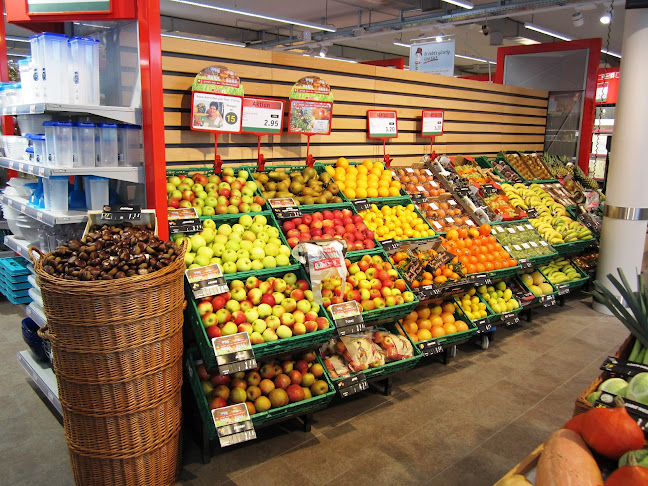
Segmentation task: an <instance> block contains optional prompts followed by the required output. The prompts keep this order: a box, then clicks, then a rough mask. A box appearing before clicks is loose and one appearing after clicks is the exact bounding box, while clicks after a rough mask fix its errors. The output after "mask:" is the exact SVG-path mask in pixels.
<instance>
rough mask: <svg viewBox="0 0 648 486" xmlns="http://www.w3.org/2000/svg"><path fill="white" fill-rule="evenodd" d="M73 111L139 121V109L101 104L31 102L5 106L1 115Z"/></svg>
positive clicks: (134, 122)
mask: <svg viewBox="0 0 648 486" xmlns="http://www.w3.org/2000/svg"><path fill="white" fill-rule="evenodd" d="M50 112H60V113H73V114H77V115H78V114H80V113H81V114H88V115H96V116H101V117H103V118H109V119H111V120H116V121H120V122H122V123H130V124H132V125H139V124H140V123H141V119H142V114H141V110H139V109H135V108H130V107H128V106H102V105H63V104H60V103H33V104H30V105H15V106H5V107H4V108H3V109H2V114H3V115H29V114H40V113H50Z"/></svg>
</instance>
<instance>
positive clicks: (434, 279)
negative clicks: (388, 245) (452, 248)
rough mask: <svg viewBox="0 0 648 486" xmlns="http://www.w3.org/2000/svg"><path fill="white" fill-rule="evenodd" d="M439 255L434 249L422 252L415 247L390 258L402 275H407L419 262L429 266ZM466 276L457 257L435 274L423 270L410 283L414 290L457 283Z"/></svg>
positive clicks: (398, 252)
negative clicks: (422, 286)
mask: <svg viewBox="0 0 648 486" xmlns="http://www.w3.org/2000/svg"><path fill="white" fill-rule="evenodd" d="M437 255H438V251H437V250H435V249H433V248H430V249H428V250H425V251H422V250H419V249H418V248H416V247H414V248H409V249H408V250H407V251H397V252H396V253H394V254H393V255H392V256H390V260H391V262H392V263H393V264H394V265H395V266H396V268H398V271H399V272H400V274H401V275H406V274H407V273H408V271H409V269H410V268H411V267H412V265H414V264H417V263H418V262H422V263H424V264H427V263H428V262H429V261H430V260H431V259H432V258H434V257H436V256H437ZM464 276H465V275H464V268H463V266H462V265H461V264H460V263H459V258H458V257H455V258H453V259H452V260H451V261H450V262H448V263H446V264H443V265H441V266H439V267H438V268H436V269H435V270H434V272H428V271H427V270H425V268H423V270H422V271H421V272H420V273H418V275H416V276H415V277H414V278H412V280H411V282H409V283H410V286H411V287H412V288H417V287H420V286H421V285H433V284H438V285H443V284H445V283H446V282H456V281H458V280H459V279H461V278H462V277H464Z"/></svg>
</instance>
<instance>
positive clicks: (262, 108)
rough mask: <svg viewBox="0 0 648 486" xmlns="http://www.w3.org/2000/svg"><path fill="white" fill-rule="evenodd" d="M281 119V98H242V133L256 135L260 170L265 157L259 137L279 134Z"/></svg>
mask: <svg viewBox="0 0 648 486" xmlns="http://www.w3.org/2000/svg"><path fill="white" fill-rule="evenodd" d="M283 119H284V102H283V100H273V99H270V98H254V97H246V98H243V121H242V124H243V133H253V134H254V135H256V136H257V154H258V161H257V165H258V167H259V170H260V171H262V170H263V169H264V168H265V162H266V158H265V157H264V156H263V154H262V153H261V137H262V136H264V135H281V131H282V130H283Z"/></svg>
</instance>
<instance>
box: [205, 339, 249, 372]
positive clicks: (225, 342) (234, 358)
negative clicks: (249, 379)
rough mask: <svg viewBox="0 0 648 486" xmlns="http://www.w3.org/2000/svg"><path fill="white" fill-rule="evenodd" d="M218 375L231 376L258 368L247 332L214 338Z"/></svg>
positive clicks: (213, 344)
mask: <svg viewBox="0 0 648 486" xmlns="http://www.w3.org/2000/svg"><path fill="white" fill-rule="evenodd" d="M212 347H213V348H214V354H215V355H216V364H218V373H219V374H220V375H230V374H233V373H238V372H239V371H245V370H251V369H253V368H256V367H257V362H256V359H255V358H254V351H253V350H252V344H251V343H250V335H249V334H248V333H247V332H237V333H236V334H231V335H229V336H221V337H215V338H212Z"/></svg>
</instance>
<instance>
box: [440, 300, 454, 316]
mask: <svg viewBox="0 0 648 486" xmlns="http://www.w3.org/2000/svg"><path fill="white" fill-rule="evenodd" d="M441 310H442V311H443V312H445V313H447V314H454V311H455V308H454V304H453V303H452V302H446V303H445V304H443V307H441Z"/></svg>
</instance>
